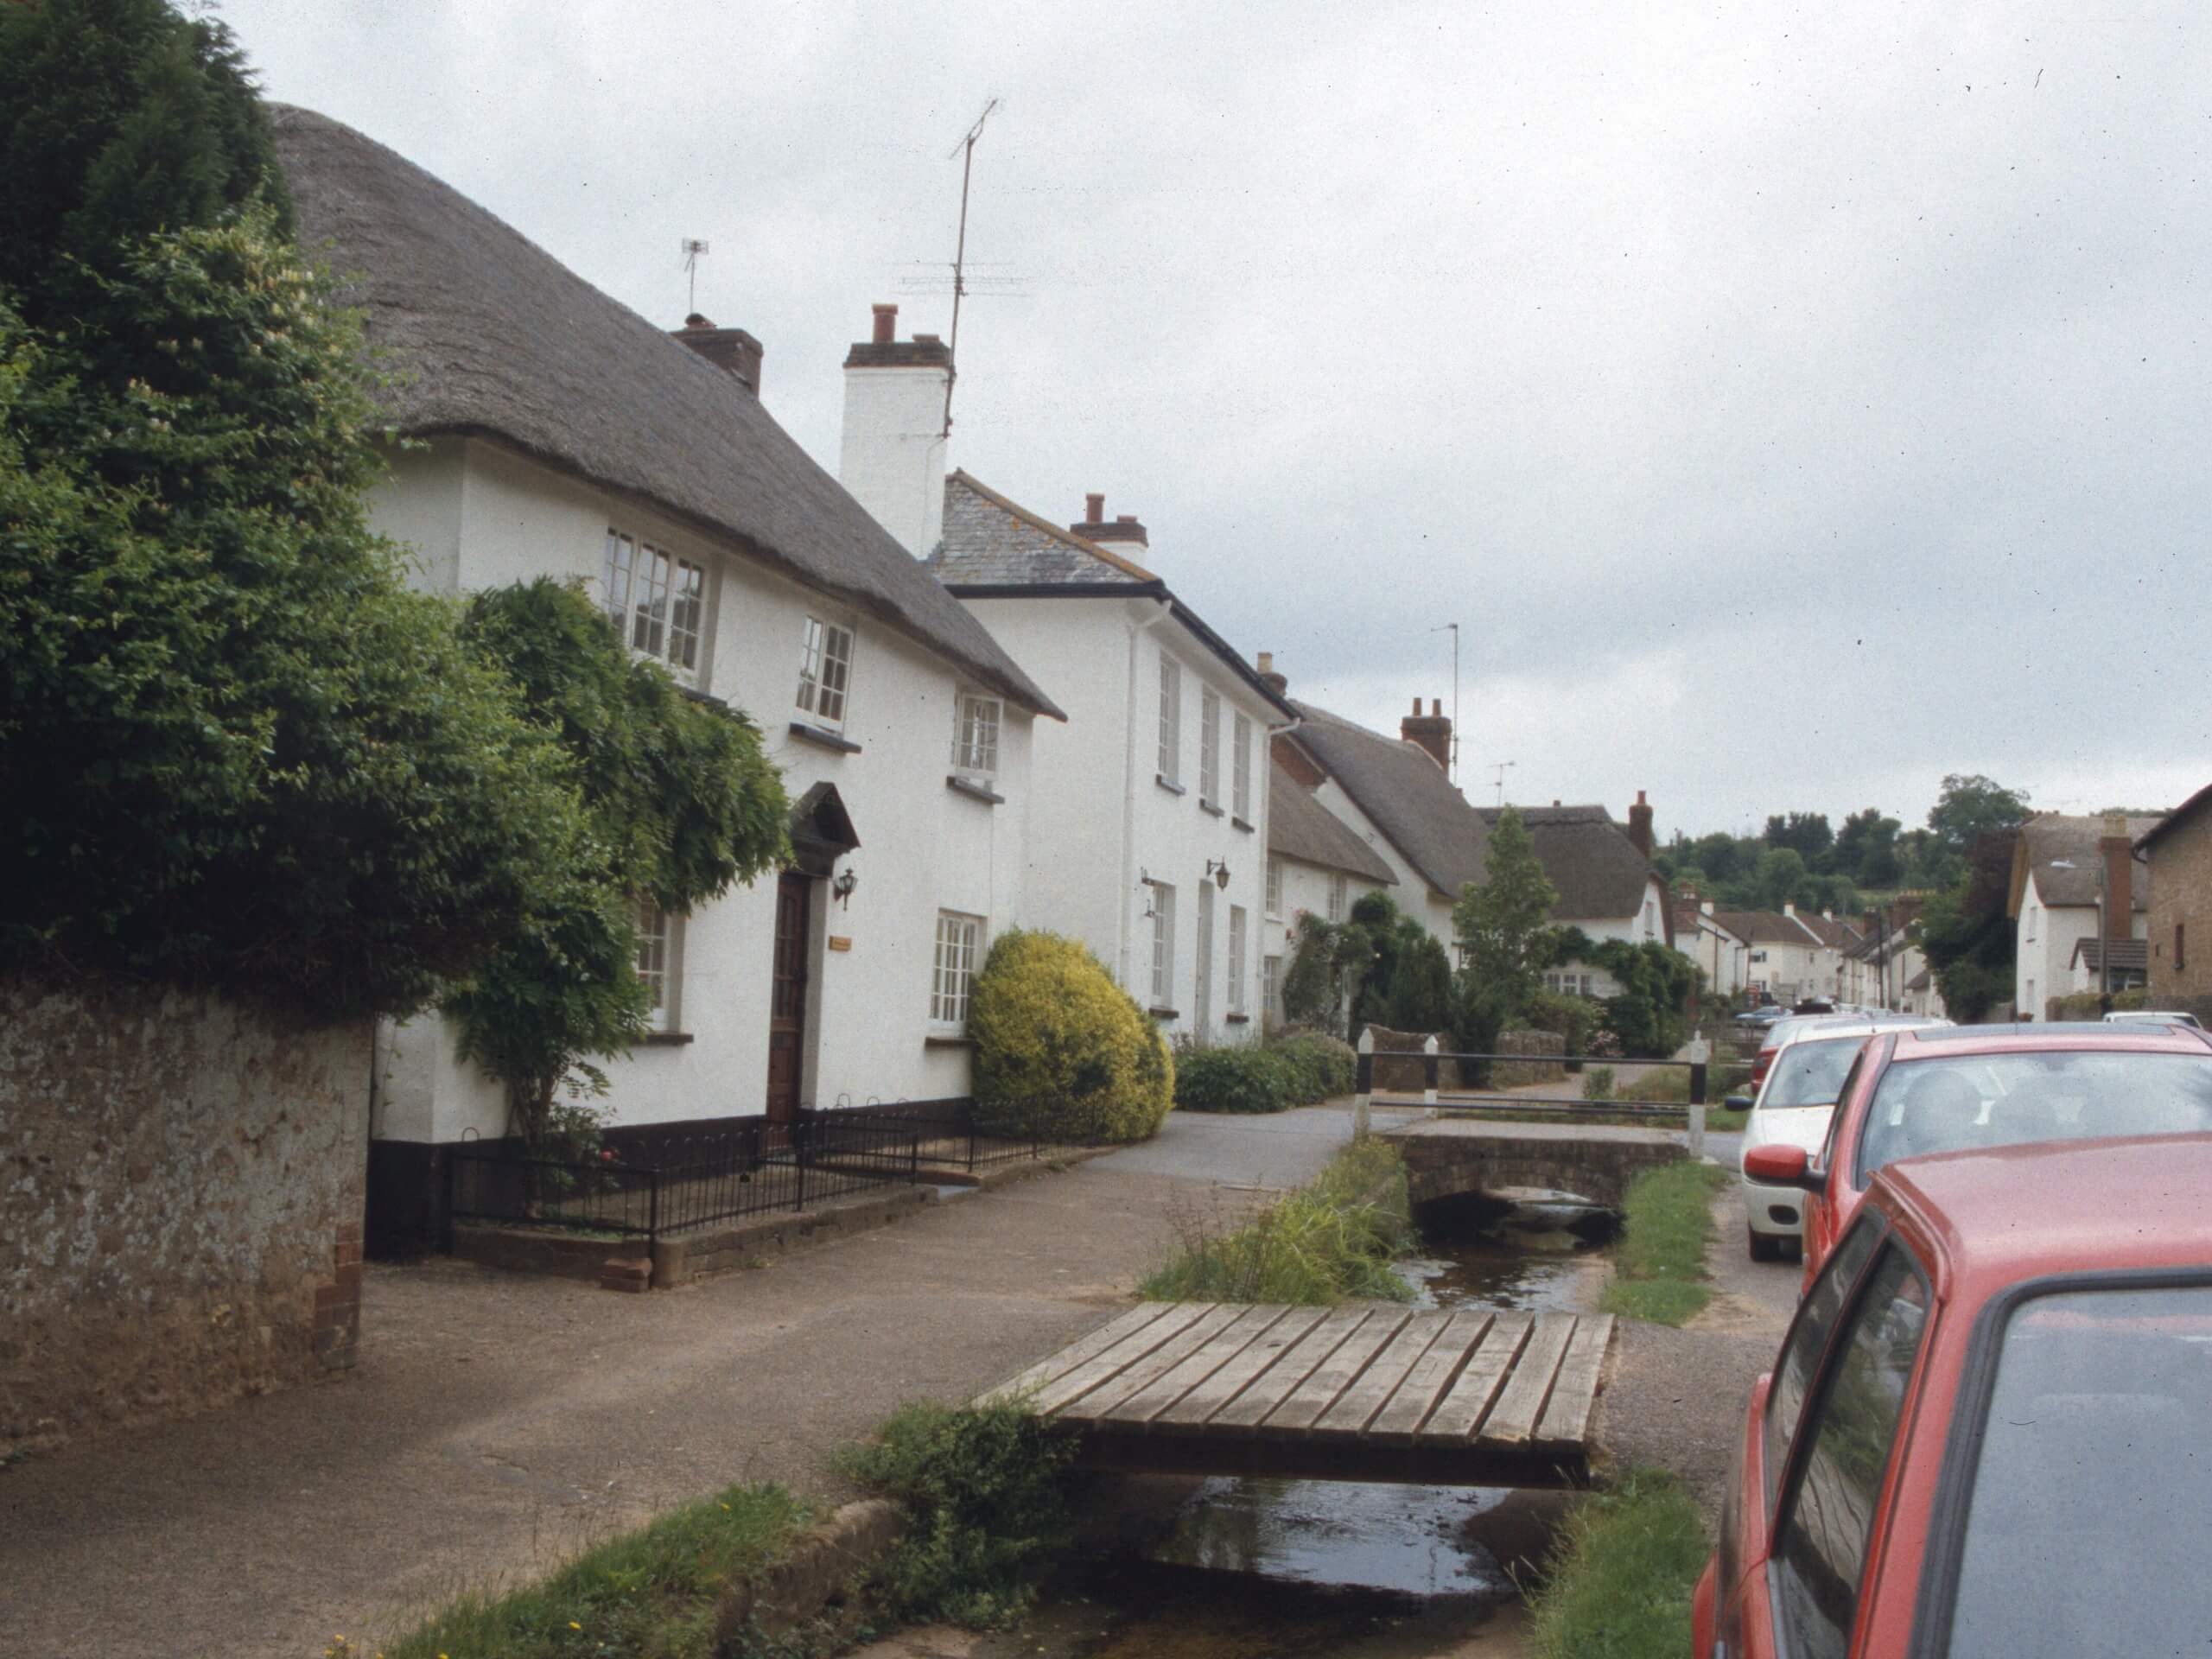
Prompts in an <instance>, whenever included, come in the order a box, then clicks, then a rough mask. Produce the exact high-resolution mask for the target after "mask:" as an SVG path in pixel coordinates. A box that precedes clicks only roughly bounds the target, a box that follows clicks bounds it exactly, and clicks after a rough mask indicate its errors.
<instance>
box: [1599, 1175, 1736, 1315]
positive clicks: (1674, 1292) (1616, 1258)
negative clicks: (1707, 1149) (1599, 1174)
mask: <svg viewBox="0 0 2212 1659" xmlns="http://www.w3.org/2000/svg"><path fill="white" fill-rule="evenodd" d="M1727 1179H1728V1172H1727V1171H1726V1170H1724V1169H1720V1168H1718V1167H1716V1166H1713V1165H1712V1164H1692V1163H1680V1164H1667V1165H1664V1166H1662V1167H1660V1168H1658V1169H1650V1170H1646V1171H1645V1172H1644V1173H1643V1174H1641V1175H1639V1176H1637V1178H1636V1179H1635V1180H1634V1181H1632V1182H1630V1185H1629V1189H1628V1199H1627V1202H1626V1204H1625V1205H1623V1213H1624V1217H1625V1219H1624V1225H1623V1228H1622V1230H1621V1240H1620V1243H1618V1245H1617V1246H1615V1247H1614V1251H1613V1265H1614V1269H1615V1272H1614V1278H1613V1282H1612V1283H1611V1284H1610V1285H1608V1286H1606V1287H1605V1311H1606V1312H1607V1313H1619V1314H1623V1315H1625V1316H1626V1317H1627V1318H1629V1319H1649V1320H1650V1321H1651V1322H1652V1323H1653V1324H1655V1325H1682V1324H1686V1323H1688V1320H1689V1319H1691V1318H1692V1317H1693V1316H1694V1314H1696V1313H1697V1312H1698V1310H1699V1309H1700V1308H1702V1307H1703V1306H1705V1305H1706V1303H1707V1301H1709V1300H1712V1296H1713V1291H1712V1287H1710V1286H1709V1285H1707V1283H1706V1278H1705V1243H1706V1238H1707V1235H1708V1234H1709V1233H1710V1231H1711V1230H1712V1222H1713V1192H1715V1191H1716V1190H1717V1189H1718V1188H1719V1186H1720V1185H1722V1184H1723V1183H1724V1182H1726V1180H1727Z"/></svg>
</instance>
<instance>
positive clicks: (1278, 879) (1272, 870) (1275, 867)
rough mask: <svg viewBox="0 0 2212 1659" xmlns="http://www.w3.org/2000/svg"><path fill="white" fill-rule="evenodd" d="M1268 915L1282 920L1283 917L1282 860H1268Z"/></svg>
mask: <svg viewBox="0 0 2212 1659" xmlns="http://www.w3.org/2000/svg"><path fill="white" fill-rule="evenodd" d="M1281 915H1282V860H1281V859H1279V858H1270V859H1268V916H1269V917H1270V918H1281Z"/></svg>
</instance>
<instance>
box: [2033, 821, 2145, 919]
mask: <svg viewBox="0 0 2212 1659" xmlns="http://www.w3.org/2000/svg"><path fill="white" fill-rule="evenodd" d="M2163 822H2164V819H2163V818H2160V817H2135V818H2129V819H2127V820H2126V824H2127V838H2128V840H2129V841H2130V842H2135V841H2139V840H2141V839H2142V838H2143V837H2144V836H2148V835H2150V834H2151V833H2152V831H2153V830H2155V829H2158V826H2159V824H2160V823H2163ZM2104 833H2105V821H2104V820H2103V819H2102V818H2101V817H2079V816H2073V815H2069V814H2066V813H2062V812H2045V813H2042V814H2039V815H2038V816H2037V817H2032V818H2030V819H2029V820H2028V821H2027V822H2026V823H2024V824H2022V825H2021V826H2020V840H2019V844H2018V850H2017V851H2016V852H2015V853H2014V855H2013V856H2014V858H2015V859H2016V860H2018V861H2021V871H2022V874H2023V875H2032V876H2034V877H2035V879H2036V891H2037V893H2040V894H2041V895H2042V896H2043V901H2044V904H2045V905H2046V906H2050V908H2052V909H2064V908H2069V907H2074V906H2080V907H2082V908H2090V907H2094V906H2095V904H2096V902H2097V887H2098V877H2099V876H2100V875H2101V874H2102V873H2103V871H2104V868H2105V854H2104ZM2131 875H2132V878H2133V879H2132V880H2131V882H2130V887H2129V893H2130V896H2131V898H2132V899H2133V908H2134V909H2136V910H2142V909H2145V908H2146V907H2147V906H2148V903H2149V898H2150V893H2149V887H2150V883H2149V882H2148V881H2146V880H2144V879H2143V877H2142V876H2141V875H2140V874H2137V873H2134V872H2133V871H2131ZM2022 886H2024V883H2023V882H2016V883H2015V884H2014V887H2015V891H2014V893H2013V899H2012V912H2013V913H2014V914H2015V915H2017V914H2018V912H2019V906H2020V900H2019V893H2018V889H2019V887H2022Z"/></svg>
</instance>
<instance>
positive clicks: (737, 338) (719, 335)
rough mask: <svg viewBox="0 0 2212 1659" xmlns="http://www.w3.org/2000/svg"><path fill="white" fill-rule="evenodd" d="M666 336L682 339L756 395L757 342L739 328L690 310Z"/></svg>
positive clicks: (758, 358)
mask: <svg viewBox="0 0 2212 1659" xmlns="http://www.w3.org/2000/svg"><path fill="white" fill-rule="evenodd" d="M669 338H670V339H671V340H680V341H682V342H683V344H684V345H686V346H690V348H691V349H692V350H693V351H695V352H696V353H698V354H699V355H700V356H702V357H703V358H705V359H707V361H708V362H709V363H711V364H713V365H715V367H716V368H718V369H721V370H722V371H723V372H725V373H727V374H728V375H729V376H730V377H731V378H733V379H734V380H736V381H737V383H738V384H739V385H741V386H743V387H744V388H745V389H746V390H747V391H749V392H751V393H752V394H753V396H754V397H759V396H760V356H761V351H760V341H759V340H755V339H753V336H752V335H750V334H747V333H746V332H745V330H744V329H742V328H717V327H715V325H714V322H713V321H712V320H711V319H709V318H707V317H704V316H702V315H700V314H699V313H698V312H696V311H694V312H693V313H692V314H691V315H690V316H688V317H686V318H684V319H683V327H681V328H676V329H671V331H670V333H669Z"/></svg>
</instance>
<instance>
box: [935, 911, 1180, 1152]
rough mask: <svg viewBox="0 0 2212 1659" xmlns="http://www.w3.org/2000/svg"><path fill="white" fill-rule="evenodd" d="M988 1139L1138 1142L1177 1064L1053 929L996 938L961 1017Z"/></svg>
mask: <svg viewBox="0 0 2212 1659" xmlns="http://www.w3.org/2000/svg"><path fill="white" fill-rule="evenodd" d="M968 1034H969V1036H970V1037H972V1038H974V1039H975V1041H976V1127H977V1128H980V1129H982V1131H983V1132H984V1133H986V1134H1007V1135H1040V1136H1043V1137H1045V1138H1046V1139H1048V1140H1052V1141H1071V1142H1091V1141H1142V1140H1144V1139H1146V1138H1147V1137H1148V1136H1150V1135H1154V1134H1155V1133H1156V1132H1157V1131H1158V1130H1159V1128H1160V1122H1161V1121H1162V1120H1164V1119H1165V1118H1166V1116H1167V1113H1168V1109H1169V1108H1170V1107H1172V1106H1173V1104H1174V1098H1175V1065H1174V1062H1173V1060H1172V1059H1171V1058H1169V1057H1168V1053H1167V1044H1166V1039H1163V1038H1162V1037H1161V1036H1160V1032H1159V1029H1158V1027H1155V1026H1154V1024H1153V1023H1152V1021H1151V1020H1149V1019H1148V1018H1147V1017H1146V1015H1145V1013H1144V1010H1143V1009H1141V1008H1140V1007H1137V1005H1136V1003H1135V1001H1132V1000H1131V999H1130V997H1129V995H1128V993H1127V992H1125V991H1123V990H1122V988H1120V987H1119V986H1117V985H1116V984H1115V983H1114V981H1113V979H1112V977H1111V976H1109V974H1108V973H1107V972H1106V970H1105V969H1104V968H1103V967H1101V966H1100V965H1099V963H1098V959H1097V958H1096V957H1094V956H1092V955H1091V954H1090V951H1089V950H1085V949H1084V947H1083V946H1082V945H1080V944H1077V943H1076V942H1075V941H1074V940H1073V939H1065V938H1061V937H1060V936H1059V935H1058V934H1057V933H1033V932H1027V931H1023V930H1021V929H1019V928H1017V929H1015V930H1014V931H1011V932H1007V933H1002V934H1001V935H1000V936H999V938H998V939H997V941H996V942H995V944H992V946H991V953H990V955H989V956H988V957H986V958H985V959H984V962H983V971H982V973H981V974H979V975H977V976H976V992H975V999H974V1001H973V1002H972V1003H971V1004H970V1006H969V1012H968Z"/></svg>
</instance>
